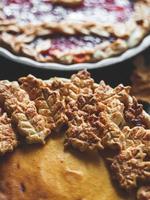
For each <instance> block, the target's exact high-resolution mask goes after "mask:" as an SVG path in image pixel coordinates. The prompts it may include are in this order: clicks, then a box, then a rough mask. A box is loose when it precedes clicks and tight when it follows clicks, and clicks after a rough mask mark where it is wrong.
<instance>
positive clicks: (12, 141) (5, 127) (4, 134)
mask: <svg viewBox="0 0 150 200" xmlns="http://www.w3.org/2000/svg"><path fill="white" fill-rule="evenodd" d="M17 143H18V142H17V137H16V133H15V132H14V130H13V128H12V125H11V119H10V118H9V117H8V116H7V114H6V112H3V110H2V109H0V154H2V155H3V154H5V153H6V152H10V151H13V150H14V148H15V147H16V146H17Z"/></svg>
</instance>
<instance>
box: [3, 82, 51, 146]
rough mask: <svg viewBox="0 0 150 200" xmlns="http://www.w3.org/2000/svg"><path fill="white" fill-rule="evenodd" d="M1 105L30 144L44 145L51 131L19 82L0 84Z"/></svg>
mask: <svg viewBox="0 0 150 200" xmlns="http://www.w3.org/2000/svg"><path fill="white" fill-rule="evenodd" d="M0 103H1V105H2V106H3V107H4V110H5V111H6V112H7V113H8V114H9V115H10V116H11V118H12V120H13V121H14V123H15V125H16V128H17V130H18V132H19V133H20V134H21V135H23V136H25V138H26V140H27V141H28V142H30V143H34V142H42V143H44V139H45V137H46V136H47V135H48V134H49V129H48V127H47V126H46V123H45V120H44V118H43V117H42V116H41V115H39V114H38V113H37V109H36V107H35V104H34V102H33V101H30V99H29V96H28V94H27V93H26V92H25V91H24V90H22V89H21V88H20V86H19V84H18V83H17V82H9V81H1V82H0Z"/></svg>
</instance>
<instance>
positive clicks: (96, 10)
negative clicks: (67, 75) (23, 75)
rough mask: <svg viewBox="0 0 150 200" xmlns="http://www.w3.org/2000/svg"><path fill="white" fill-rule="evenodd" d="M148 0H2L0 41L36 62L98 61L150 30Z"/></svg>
mask: <svg viewBox="0 0 150 200" xmlns="http://www.w3.org/2000/svg"><path fill="white" fill-rule="evenodd" d="M149 7H150V0H144V1H142V0H135V1H129V0H119V1H118V0H99V1H97V0H74V1H73V0H49V1H43V0H38V2H37V1H33V0H19V1H16V0H13V1H12V0H3V1H1V2H0V45H1V46H3V47H5V48H7V49H10V50H11V51H13V52H14V53H16V54H17V55H23V56H26V57H30V58H32V59H34V60H36V61H39V62H56V63H65V64H72V63H82V62H96V61H99V60H102V59H105V58H108V57H111V56H115V55H118V54H121V53H122V52H124V51H126V50H127V49H128V48H132V47H134V46H135V45H137V44H138V43H139V42H140V41H141V40H142V39H143V37H144V36H145V35H146V34H148V33H149V31H150V20H149V19H150V9H149Z"/></svg>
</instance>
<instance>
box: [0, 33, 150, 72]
mask: <svg viewBox="0 0 150 200" xmlns="http://www.w3.org/2000/svg"><path fill="white" fill-rule="evenodd" d="M149 46H150V35H148V36H146V37H145V38H144V39H143V41H142V42H141V43H140V44H139V45H138V46H136V47H134V48H131V49H128V50H127V51H125V52H124V53H122V54H121V55H119V56H115V57H111V58H107V59H104V60H101V61H99V62H96V63H81V64H71V65H63V64H59V63H40V62H37V61H35V60H33V59H30V58H27V57H21V56H17V55H14V54H13V53H11V52H10V51H9V50H7V49H5V48H3V47H0V55H2V56H4V57H5V58H7V59H9V60H12V61H14V62H17V63H20V64H25V65H28V66H30V67H34V68H40V69H47V70H60V71H61V70H65V71H72V70H81V69H96V68H103V67H108V66H110V65H113V64H117V63H120V62H123V61H125V60H127V59H129V58H132V57H134V56H136V55H137V54H139V53H140V52H142V51H143V50H145V49H146V48H148V47H149Z"/></svg>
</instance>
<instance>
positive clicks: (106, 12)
mask: <svg viewBox="0 0 150 200" xmlns="http://www.w3.org/2000/svg"><path fill="white" fill-rule="evenodd" d="M72 2H73V1H72ZM2 4H3V5H4V6H3V12H4V15H5V17H6V18H8V19H11V18H14V19H17V21H19V22H21V23H23V22H24V23H28V22H32V23H37V22H43V21H46V22H50V21H52V22H60V21H65V22H66V21H72V22H83V21H88V22H89V21H94V22H97V21H98V22H111V23H114V22H118V21H119V22H124V21H126V20H127V19H128V18H129V17H130V15H131V14H132V11H133V4H132V3H131V2H130V1H129V0H84V1H81V4H80V5H78V6H73V5H72V6H71V4H70V5H69V6H65V5H64V6H63V4H61V5H60V4H57V3H55V4H54V3H52V1H51V0H2Z"/></svg>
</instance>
